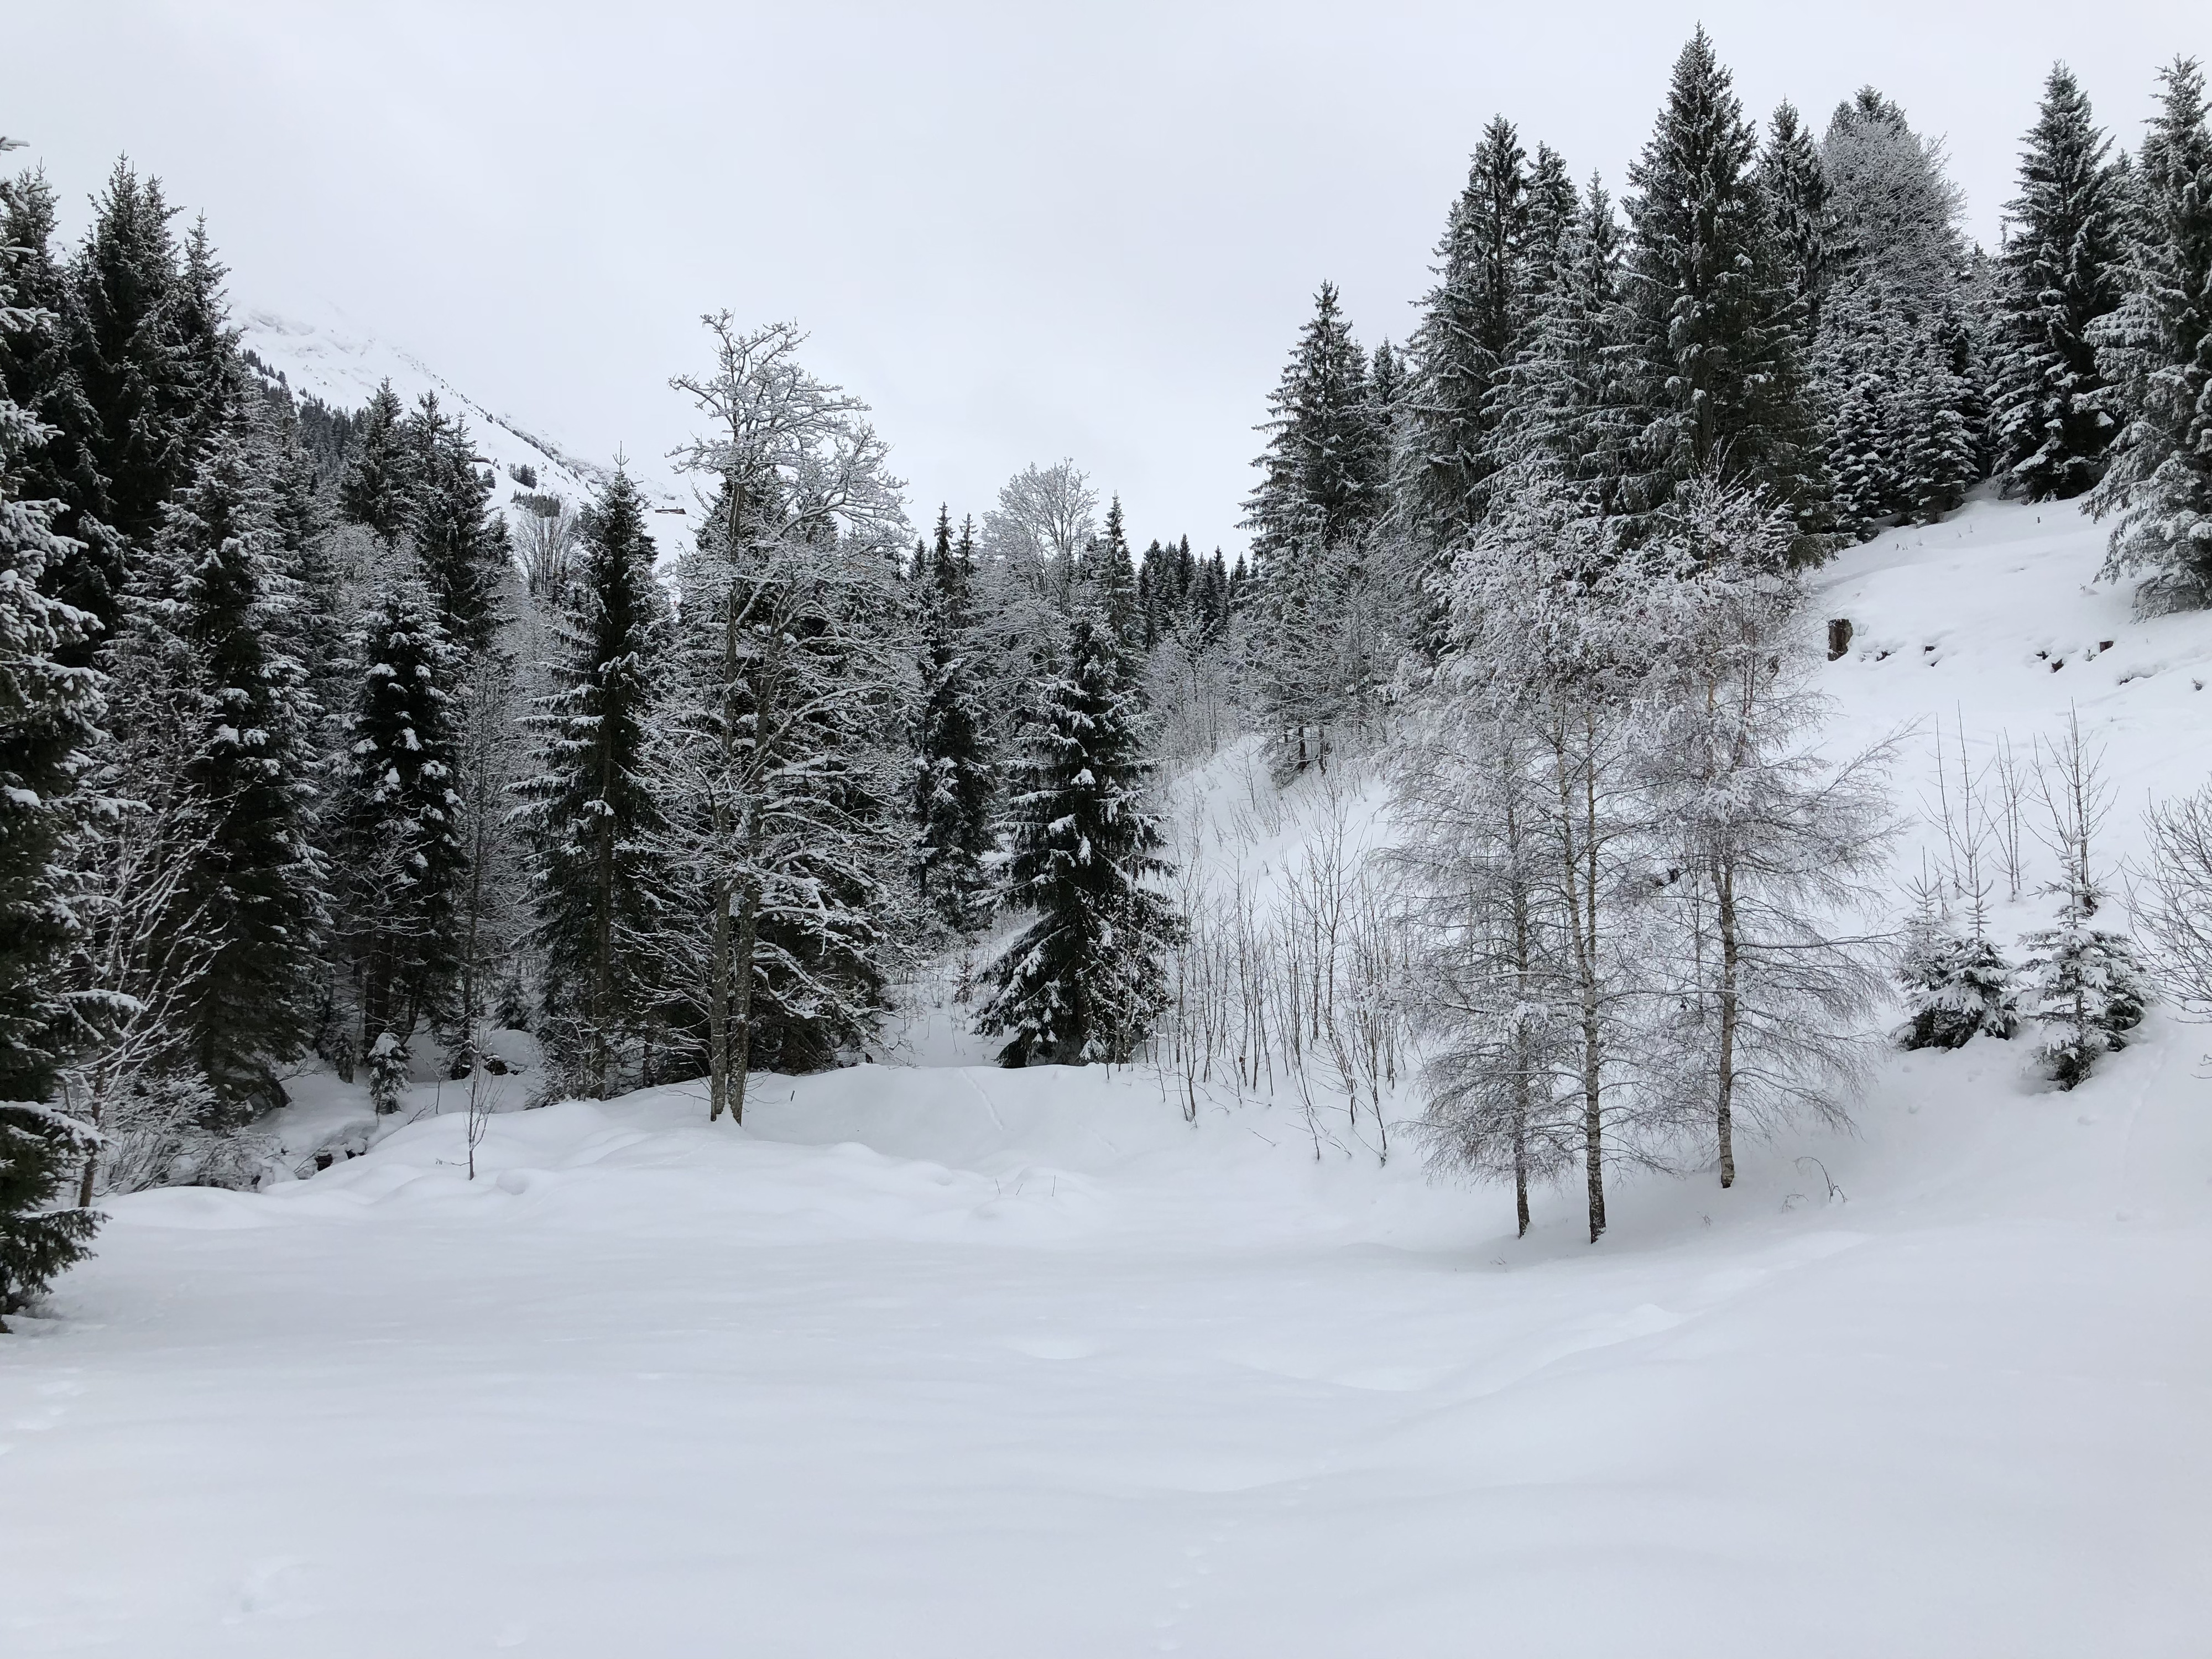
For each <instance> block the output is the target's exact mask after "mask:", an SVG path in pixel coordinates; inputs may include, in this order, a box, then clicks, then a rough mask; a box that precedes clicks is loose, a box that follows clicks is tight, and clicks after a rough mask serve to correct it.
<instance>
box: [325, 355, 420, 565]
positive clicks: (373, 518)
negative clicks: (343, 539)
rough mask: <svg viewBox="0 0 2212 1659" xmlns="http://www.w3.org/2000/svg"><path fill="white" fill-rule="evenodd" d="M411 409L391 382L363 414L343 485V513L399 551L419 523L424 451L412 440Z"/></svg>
mask: <svg viewBox="0 0 2212 1659" xmlns="http://www.w3.org/2000/svg"><path fill="white" fill-rule="evenodd" d="M405 422H406V410H405V409H404V407H403V406H402V405H401V404H400V401H399V394H398V392H394V391H393V390H392V382H391V381H389V380H386V381H385V382H383V383H382V384H381V385H380V386H378V387H377V388H376V392H375V395H374V396H373V397H372V398H369V400H368V406H367V407H366V408H364V409H363V410H362V412H361V424H360V427H359V429H358V430H357V431H356V433H355V435H354V440H353V442H352V444H351V445H350V446H349V448H348V451H347V454H346V464H345V472H344V475H343V477H340V478H339V480H338V513H339V514H340V516H342V517H343V519H344V520H346V522H347V523H349V524H357V525H360V526H363V527H364V528H365V529H368V530H369V531H370V532H374V534H375V535H377V536H379V537H380V538H382V539H383V541H384V544H385V545H386V546H387V547H392V546H396V545H398V541H399V538H400V536H401V534H402V533H403V532H405V531H406V529H407V528H408V526H410V524H411V523H412V522H413V520H414V511H415V489H416V461H417V459H418V457H419V453H420V452H419V450H418V449H417V448H416V446H415V445H414V444H413V443H412V442H410V439H409V435H408V432H407V430H406V426H405Z"/></svg>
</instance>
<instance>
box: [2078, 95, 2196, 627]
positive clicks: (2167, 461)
mask: <svg viewBox="0 0 2212 1659" xmlns="http://www.w3.org/2000/svg"><path fill="white" fill-rule="evenodd" d="M2160 81H2161V82H2162V85H2161V87H2160V97H2159V111H2158V113H2157V114H2156V115H2155V116H2154V117H2153V118H2152V120H2151V124H2150V132H2149V134H2148V136H2147V137H2145V139H2144V141H2143V145H2142V155H2141V158H2140V160H2139V161H2138V164H2137V167H2136V197H2137V200H2138V202H2139V203H2140V204H2141V205H2140V210H2139V212H2138V215H2137V219H2136V235H2135V238H2134V246H2133V251H2132V253H2131V255H2130V259H2129V263H2128V268H2127V292H2126V296H2125V297H2124V299H2123V300H2122V301H2120V305H2119V307H2118V310H2117V311H2116V312H2114V313H2112V315H2111V316H2110V317H2108V318H2106V319H2105V322H2104V324H2103V325H2101V326H2100V329H2099V331H2098V337H2097V339H2098V351H2097V363H2098V372H2099V373H2100V375H2101V376H2102V377H2103V378H2104V379H2105V380H2106V382H2107V383H2108V384H2109V385H2110V386H2112V391H2113V394H2114V396H2115V398H2116V399H2117V401H2118V405H2119V408H2120V410H2121V412H2122V418H2123V421H2124V424H2123V425H2122V426H2121V428H2120V430H2119V433H2118V436H2117V437H2115V438H2114V439H2113V441H2112V447H2111V448H2110V450H2109V451H2108V452H2107V453H2106V473H2105V477H2104V478H2103V480H2102V481H2101V482H2100V483H2099V484H2098V486H2097V489H2096V491H2095V493H2094V494H2093V495H2092V496H2091V497H2090V507H2091V510H2092V511H2093V512H2094V513H2096V514H2097V516H2098V517H2100V518H2104V517H2107V516H2110V515H2114V514H2117V515H2118V522H2117V523H2116V524H2115V525H2114V526H2113V527H2112V551H2111V557H2110V560H2109V562H2108V565H2107V569H2108V572H2109V573H2110V574H2114V575H2118V574H2121V573H2123V572H2129V571H2148V572H2150V573H2152V577H2153V587H2154V592H2153V597H2154V599H2158V600H2160V601H2162V602H2165V603H2179V604H2194V605H2206V604H2212V124H2208V121H2207V117H2206V112H2205V101H2204V76H2203V71H2202V70H2200V69H2199V68H2198V67H2197V64H2196V63H2195V62H2194V61H2193V60H2192V59H2189V58H2179V59H2176V60H2175V61H2174V62H2173V63H2172V64H2168V65H2167V66H2166V68H2165V69H2164V70H2161V71H2160Z"/></svg>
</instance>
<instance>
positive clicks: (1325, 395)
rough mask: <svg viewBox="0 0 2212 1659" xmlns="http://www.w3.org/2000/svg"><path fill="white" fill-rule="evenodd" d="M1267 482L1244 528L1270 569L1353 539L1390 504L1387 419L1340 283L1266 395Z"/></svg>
mask: <svg viewBox="0 0 2212 1659" xmlns="http://www.w3.org/2000/svg"><path fill="white" fill-rule="evenodd" d="M1260 430H1261V431H1262V432H1264V433H1266V434H1267V447H1266V448H1265V449H1264V450H1263V451H1262V452H1261V455H1260V457H1259V459H1257V460H1255V462H1254V463H1253V465H1255V466H1256V467H1257V468H1258V469H1259V471H1260V483H1259V484H1258V486H1257V487H1256V488H1255V489H1254V490H1253V491H1252V493H1251V495H1249V496H1248V497H1247V498H1246V499H1245V502H1244V520H1243V527H1244V528H1246V529H1248V530H1249V531H1250V532H1252V554H1253V556H1254V558H1255V559H1256V560H1257V561H1259V562H1260V563H1261V566H1262V568H1266V567H1267V566H1269V565H1271V564H1272V563H1273V562H1277V561H1279V560H1282V559H1286V558H1295V557H1297V556H1299V554H1300V553H1301V552H1302V551H1306V550H1311V549H1315V548H1319V547H1326V546H1331V545H1334V544H1337V543H1340V542H1344V541H1347V540H1350V539H1352V538H1354V537H1356V536H1358V534H1359V533H1360V532H1363V531H1364V530H1365V529H1366V528H1367V526H1370V524H1372V523H1373V522H1374V521H1375V519H1376V516H1377V515H1378V514H1379V513H1381V512H1382V510H1383V495H1384V488H1385V483H1386V478H1385V471H1384V463H1385V460H1386V459H1387V458H1386V457H1385V455H1384V453H1383V445H1382V434H1381V427H1380V423H1379V422H1377V420H1376V410H1375V404H1374V399H1373V397H1372V394H1371V392H1370V388H1369V385H1368V378H1367V355H1366V353H1364V351H1362V350H1361V349H1359V343H1358V341H1356V340H1354V339H1353V338H1352V325H1351V324H1350V323H1349V322H1348V321H1347V320H1346V318H1345V316H1344V313H1343V312H1342V311H1341V310H1340V308H1339V307H1338V305H1337V295H1336V285H1335V284H1334V283H1322V285H1321V289H1320V290H1319V291H1318V292H1317V293H1316V295H1314V314H1313V317H1312V319H1310V321H1309V322H1308V323H1307V324H1306V325H1305V326H1304V328H1303V329H1301V330H1300V331H1299V332H1298V343H1297V346H1296V347H1295V348H1293V349H1292V350H1291V360H1290V362H1288V363H1287V364H1285V366H1284V368H1283V374H1282V379H1281V380H1279V382H1278V383H1277V385H1276V387H1275V390H1274V391H1273V392H1272V393H1270V394H1269V396H1268V398H1267V421H1266V422H1265V423H1264V424H1263V425H1261V428H1260Z"/></svg>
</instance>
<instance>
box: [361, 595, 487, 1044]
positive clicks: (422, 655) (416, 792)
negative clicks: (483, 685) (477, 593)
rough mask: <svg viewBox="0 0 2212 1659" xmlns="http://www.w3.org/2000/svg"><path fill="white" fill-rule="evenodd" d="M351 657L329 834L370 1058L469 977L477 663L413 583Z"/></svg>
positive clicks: (383, 601) (371, 620)
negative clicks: (466, 935) (465, 691)
mask: <svg viewBox="0 0 2212 1659" xmlns="http://www.w3.org/2000/svg"><path fill="white" fill-rule="evenodd" d="M349 667H350V669H351V671H352V673H353V676H354V678H355V682H356V690H355V693H354V697H353V705H352V708H351V709H350V710H349V713H348V714H347V716H346V719H345V726H344V742H343V748H342V750H341V753H340V756H339V758H338V763H337V769H336V770H337V777H336V779H335V781H334V782H333V786H332V789H331V808H330V813H329V818H328V823H329V825H330V830H329V835H330V852H331V861H332V864H333V866H334V871H335V878H336V880H335V884H336V887H337V915H338V934H339V938H340V940H341V941H342V943H343V946H344V948H345V951H346V953H347V955H348V957H349V958H350V959H351V963H352V969H353V975H354V980H355V984H356V996H357V1000H358V1008H359V1012H360V1019H361V1026H360V1044H359V1049H358V1052H361V1053H363V1054H366V1053H368V1052H369V1051H370V1050H371V1049H372V1048H374V1044H375V1042H376V1041H377V1038H378V1035H379V1034H380V1033H382V1032H389V1033H391V1034H392V1036H393V1038H394V1040H395V1041H396V1042H398V1043H399V1044H400V1045H401V1047H402V1048H404V1046H405V1044H406V1042H407V1041H408V1039H409V1038H410V1036H411V1035H412V1034H413V1032H414V1030H415V1027H416V1023H417V1022H418V1021H419V1020H420V1019H421V1018H422V1017H423V1016H424V1015H425V1014H427V1013H429V1012H432V1011H433V1010H435V1008H436V1007H437V1006H439V1004H440V1001H441V998H442V996H443V994H445V992H446V990H447V987H448V986H449V985H450V983H451V981H452V979H453V975H454V972H455V971H456V969H457V968H458V965H459V963H458V947H459V943H460V941H459V938H458V930H457V928H456V927H455V915H456V909H457V901H458V899H459V895H460V890H461V885H462V882H463V879H464V878H465V873H466V869H467V861H468V854H467V841H466V837H465V829H466V826H465V823H464V811H463V806H462V801H461V796H460V792H459V784H460V781H461V778H460V771H461V759H460V750H461V739H462V732H461V722H460V714H459V705H458V702H457V700H456V694H457V692H458V690H459V681H460V677H461V674H462V671H463V663H462V653H461V652H460V650H459V647H456V646H455V645H453V643H452V642H451V641H449V640H448V639H447V637H446V634H445V630H444V629H443V628H442V627H441V624H440V622H439V617H438V611H437V606H436V605H435V602H434V601H433V600H432V599H431V597H430V595H429V593H428V592H427V591H426V590H425V589H424V587H423V586H422V583H421V582H420V581H418V580H414V579H412V578H411V577H403V578H401V579H400V580H396V581H393V582H391V583H390V584H388V585H387V586H385V587H384V588H383V589H382V591H380V592H378V593H377V594H376V595H375V596H374V598H372V599H371V600H370V601H369V604H368V609H367V610H366V611H364V612H363V613H362V617H361V619H360V621H359V622H358V623H356V627H355V631H354V637H353V641H352V649H351V653H350V662H349Z"/></svg>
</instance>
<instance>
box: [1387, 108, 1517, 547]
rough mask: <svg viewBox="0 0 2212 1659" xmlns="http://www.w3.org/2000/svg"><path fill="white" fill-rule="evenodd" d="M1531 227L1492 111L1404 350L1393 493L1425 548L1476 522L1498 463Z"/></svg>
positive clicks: (1508, 131) (1509, 136) (1502, 123)
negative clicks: (1502, 390)
mask: <svg viewBox="0 0 2212 1659" xmlns="http://www.w3.org/2000/svg"><path fill="white" fill-rule="evenodd" d="M1546 206H1547V210H1555V208H1556V203H1555V202H1553V201H1551V200H1548V199H1547V204H1546ZM1529 229H1530V204H1529V178H1528V157H1527V155H1526V153H1525V152H1524V151H1523V150H1522V148H1521V140H1520V136H1519V135H1518V134H1517V133H1516V131H1514V128H1513V124H1512V123H1511V122H1510V121H1508V120H1506V119H1505V118H1504V117H1503V116H1498V117H1493V118H1492V120H1491V122H1490V124H1489V125H1487V126H1486V127H1485V128H1484V129H1483V132H1482V139H1481V142H1480V143H1479V144H1478V145H1477V146H1476V148H1475V152H1474V157H1473V159H1472V161H1470V163H1469V166H1468V180H1467V185H1466V187H1465V188H1464V189H1463V190H1462V191H1461V192H1460V195H1459V198H1458V200H1457V201H1455V202H1454V203H1453V204H1452V209H1451V213H1450V216H1449V220H1448V221H1447V222H1446V225H1445V228H1444V234H1443V241H1442V243H1441V244H1440V245H1439V246H1438V247H1437V261H1438V263H1437V268H1436V269H1437V285H1436V287H1435V288H1433V289H1431V290H1430V291H1429V295H1428V297H1427V298H1426V299H1425V301H1423V302H1422V314H1421V322H1420V325H1419V327H1418V328H1417V329H1416V330H1415V331H1414V333H1413V339H1412V342H1411V343H1410V347H1409V349H1410V351H1411V354H1412V356H1413V364H1414V369H1413V386H1412V389H1411V395H1410V397H1409V398H1408V400H1407V411H1406V422H1405V433H1404V436H1403V439H1402V441H1401V445H1400V450H1399V460H1398V467H1397V487H1396V500H1397V506H1398V510H1399V512H1400V513H1401V515H1402V516H1403V517H1404V518H1405V519H1406V520H1407V522H1408V524H1409V525H1410V526H1413V528H1414V530H1415V533H1416V534H1417V536H1418V537H1419V538H1420V541H1421V544H1422V545H1423V546H1424V547H1425V548H1427V549H1429V550H1431V551H1432V552H1440V551H1441V550H1443V549H1445V548H1447V547H1449V546H1451V545H1453V544H1455V543H1456V542H1458V541H1459V540H1460V539H1461V538H1462V537H1464V536H1465V535H1466V533H1467V532H1468V529H1469V528H1470V527H1471V526H1474V524H1476V523H1477V522H1479V521H1480V519H1481V517H1482V514H1483V510H1484V502H1485V500H1486V495H1485V488H1486V481H1487V480H1488V479H1489V477H1490V476H1491V474H1492V472H1494V471H1497V469H1498V453H1497V446H1496V443H1495V441H1494V440H1495V433H1496V430H1497V426H1498V410H1497V407H1496V397H1497V392H1498V387H1499V386H1500V384H1501V383H1502V382H1503V380H1504V377H1505V374H1506V371H1507V370H1508V368H1510V365H1511V363H1512V360H1513V349H1514V343H1515V337H1516V332H1517V331H1518V327H1519V325H1520V322H1521V318H1522V302H1521V295H1520V292H1519V290H1520V284H1521V281H1522V276H1523V275H1524V272H1523V270H1522V259H1523V255H1524V252H1525V248H1526V244H1527V241H1528V235H1529Z"/></svg>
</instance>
